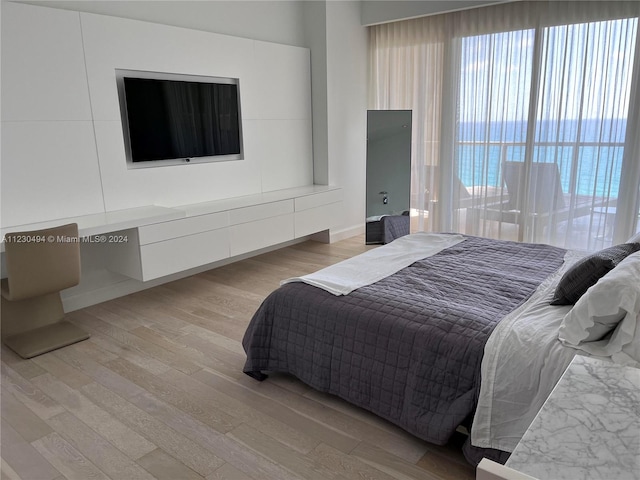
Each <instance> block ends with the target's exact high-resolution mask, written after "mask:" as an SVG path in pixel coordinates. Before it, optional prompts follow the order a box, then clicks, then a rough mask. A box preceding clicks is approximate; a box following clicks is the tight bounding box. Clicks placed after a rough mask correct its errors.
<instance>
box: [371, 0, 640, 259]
mask: <svg viewBox="0 0 640 480" xmlns="http://www.w3.org/2000/svg"><path fill="white" fill-rule="evenodd" d="M639 16H640V2H617V1H611V2H580V1H576V2H512V3H507V4H502V5H495V6H491V7H485V8H479V9H473V10H470V11H463V12H456V13H452V14H446V15H441V16H434V17H425V18H419V19H413V20H407V21H404V22H394V23H391V24H386V25H379V26H375V27H371V28H370V55H371V56H370V66H371V74H370V80H371V83H370V108H372V109H378V110H383V109H389V110H393V109H407V110H412V111H413V112H414V116H413V139H414V144H413V148H412V187H411V213H412V227H413V231H419V230H427V231H429V230H431V231H459V232H464V233H467V234H471V235H481V236H489V237H494V238H502V239H512V240H521V241H532V242H543V243H551V244H554V245H558V246H562V247H567V248H578V249H589V250H594V249H598V248H602V247H604V246H607V245H610V244H613V243H620V242H622V241H624V240H625V239H626V238H628V236H629V235H630V234H631V233H632V231H634V230H635V229H638V228H640V225H638V211H639V209H640V193H639V192H640V190H639V184H640V86H639V83H640V59H639V58H638V55H640V39H639V38H638V37H639V36H638V17H639Z"/></svg>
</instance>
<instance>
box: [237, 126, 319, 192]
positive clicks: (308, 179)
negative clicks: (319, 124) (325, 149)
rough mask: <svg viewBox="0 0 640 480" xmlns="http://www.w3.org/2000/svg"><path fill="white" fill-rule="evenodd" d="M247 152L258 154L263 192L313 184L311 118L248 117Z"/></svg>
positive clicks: (254, 155) (253, 154) (246, 128)
mask: <svg viewBox="0 0 640 480" xmlns="http://www.w3.org/2000/svg"><path fill="white" fill-rule="evenodd" d="M245 125H246V127H245V139H248V140H249V141H248V142H245V149H246V152H247V155H250V156H251V157H252V158H253V157H257V158H258V162H259V165H260V175H261V179H262V191H263V192H270V191H273V190H281V189H284V188H292V187H300V186H303V185H310V184H312V183H313V152H312V146H311V120H247V121H246V122H245Z"/></svg>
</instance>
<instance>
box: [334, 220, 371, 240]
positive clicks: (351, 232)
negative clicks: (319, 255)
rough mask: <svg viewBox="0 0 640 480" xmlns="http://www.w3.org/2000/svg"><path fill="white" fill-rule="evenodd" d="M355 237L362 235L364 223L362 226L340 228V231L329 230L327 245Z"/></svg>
mask: <svg viewBox="0 0 640 480" xmlns="http://www.w3.org/2000/svg"><path fill="white" fill-rule="evenodd" d="M357 235H364V222H363V223H362V225H355V226H352V227H348V228H342V229H340V230H331V232H330V233H329V243H335V242H339V241H341V240H346V239H347V238H351V237H355V236H357Z"/></svg>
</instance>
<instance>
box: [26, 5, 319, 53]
mask: <svg viewBox="0 0 640 480" xmlns="http://www.w3.org/2000/svg"><path fill="white" fill-rule="evenodd" d="M19 1H23V0H19ZM23 3H30V4H33V5H40V6H46V7H52V8H64V9H68V10H73V11H80V12H87V13H98V14H102V15H111V16H114V17H122V18H130V19H134V20H143V21H146V22H153V23H160V24H164V25H174V26H177V27H184V28H190V29H194V30H202V31H205V32H215V33H223V34H225V35H233V36H235V37H244V38H250V39H252V40H262V41H265V42H275V43H282V44H286V45H296V46H299V47H308V45H307V44H306V43H305V38H306V29H305V24H304V22H303V20H302V15H303V6H304V4H306V3H308V2H307V1H306V0H302V1H299V0H255V1H251V0H242V1H239V0H227V1H224V0H209V1H203V0H195V1H190V0H173V1H157V0H143V1H141V0H134V1H129V0H106V1H105V0H72V1H68V0H44V1H36V0H33V1H31V0H24V1H23ZM315 3H323V2H315Z"/></svg>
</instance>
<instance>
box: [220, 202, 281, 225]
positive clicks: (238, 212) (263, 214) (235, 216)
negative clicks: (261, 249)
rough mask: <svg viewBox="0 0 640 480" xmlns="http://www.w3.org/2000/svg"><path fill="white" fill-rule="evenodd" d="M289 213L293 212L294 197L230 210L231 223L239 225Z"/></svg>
mask: <svg viewBox="0 0 640 480" xmlns="http://www.w3.org/2000/svg"><path fill="white" fill-rule="evenodd" d="M287 213H293V199H291V200H282V201H279V202H271V203H265V204H262V205H254V206H251V207H243V208H236V209H234V210H230V211H229V224H230V225H238V224H240V223H248V222H254V221H256V220H261V219H265V218H270V217H277V216H279V215H285V214H287Z"/></svg>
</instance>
